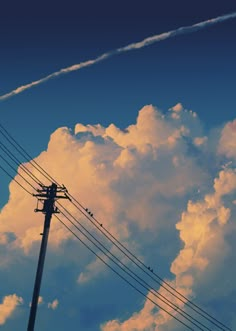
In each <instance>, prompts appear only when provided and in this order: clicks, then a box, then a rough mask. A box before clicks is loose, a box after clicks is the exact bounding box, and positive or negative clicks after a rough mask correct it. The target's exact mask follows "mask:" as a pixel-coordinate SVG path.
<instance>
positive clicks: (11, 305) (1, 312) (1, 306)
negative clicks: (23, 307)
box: [0, 294, 23, 325]
mask: <svg viewBox="0 0 236 331" xmlns="http://www.w3.org/2000/svg"><path fill="white" fill-rule="evenodd" d="M22 303H23V299H22V298H21V297H18V296H17V295H16V294H11V295H7V296H5V297H4V298H3V300H2V303H0V325H3V324H5V323H6V320H7V319H8V318H10V317H11V316H12V315H13V313H14V312H15V310H16V308H17V306H19V305H20V304H22Z"/></svg>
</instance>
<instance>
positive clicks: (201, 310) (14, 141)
mask: <svg viewBox="0 0 236 331" xmlns="http://www.w3.org/2000/svg"><path fill="white" fill-rule="evenodd" d="M0 129H2V130H0V133H1V134H2V135H3V136H4V137H5V138H6V139H7V140H8V141H9V142H10V143H11V145H12V146H13V147H14V148H15V149H16V150H17V151H18V152H19V153H20V154H21V155H22V156H23V157H24V158H26V159H27V161H28V162H29V163H30V164H31V165H32V166H33V167H34V168H35V169H36V170H37V171H39V172H40V173H41V174H42V175H43V176H44V177H45V178H47V180H49V181H50V180H52V181H53V182H55V183H57V181H55V180H54V179H53V177H52V176H50V175H49V174H48V173H47V172H46V171H45V170H44V169H43V167H41V166H40V165H39V164H38V163H37V162H36V161H35V160H33V158H32V157H31V156H30V155H29V154H28V153H27V152H26V151H25V149H24V148H23V147H22V146H21V145H20V144H19V143H18V142H17V141H16V140H15V139H14V138H13V137H12V136H11V135H10V133H9V132H8V131H7V130H6V129H5V128H4V127H3V125H1V124H0ZM2 131H4V133H3V132H2ZM15 145H17V147H16V146H15ZM30 173H31V172H30ZM31 174H32V173H31ZM32 175H33V174H32ZM35 178H36V177H35ZM68 196H70V198H71V199H72V200H74V201H76V203H77V204H78V205H79V206H80V207H81V208H82V209H83V210H84V211H86V209H85V208H84V207H83V206H82V204H80V203H79V202H78V200H76V199H75V198H74V197H73V196H72V195H71V194H69V193H68ZM72 203H73V202H72ZM73 205H74V206H75V207H76V208H78V206H76V204H75V203H73ZM78 209H79V208H78ZM79 210H80V209H79ZM80 212H82V213H83V214H84V215H85V216H86V217H87V219H89V220H90V221H91V222H92V220H91V219H90V218H89V217H88V215H87V214H85V213H84V212H83V211H81V210H80ZM90 216H91V218H92V219H93V220H94V221H95V222H96V223H97V224H99V226H100V227H101V228H102V229H103V230H104V231H101V228H100V227H97V226H96V227H97V229H99V230H100V231H101V232H102V233H103V234H104V235H105V232H106V233H107V234H108V236H106V235H105V236H106V237H107V239H108V240H110V241H111V242H112V243H113V244H115V243H114V241H115V242H116V243H118V245H120V246H121V247H122V248H123V249H124V250H125V251H126V252H128V253H129V254H130V255H131V256H132V257H133V258H134V259H135V260H136V261H138V262H139V263H140V264H141V265H142V266H144V267H145V268H146V270H145V269H143V268H141V267H140V266H139V265H138V264H136V265H138V267H139V268H141V270H142V271H143V272H145V273H146V274H147V275H149V277H151V278H152V279H153V280H154V281H156V282H157V283H158V284H159V285H160V286H162V287H163V288H165V289H166V290H167V291H168V292H169V293H171V294H172V295H174V296H175V297H176V298H177V299H178V300H180V301H182V302H183V303H184V304H185V305H187V306H188V307H190V308H191V309H193V310H194V311H195V312H197V313H198V314H200V315H201V316H202V317H204V318H205V319H206V320H208V321H210V322H211V323H212V324H214V325H215V326H217V327H218V328H220V329H221V330H224V329H227V330H230V331H232V330H231V329H230V328H228V327H227V326H225V325H224V324H223V323H221V322H220V321H218V320H217V319H215V318H214V317H213V316H211V315H210V314H208V313H207V312H206V311H205V310H203V309H202V308H200V307H199V306H198V305H196V304H195V303H193V302H192V301H190V300H189V299H188V298H187V297H185V296H184V295H182V294H181V293H180V292H178V291H177V290H176V289H175V288H174V287H172V286H171V285H170V284H169V283H167V282H166V281H165V280H164V279H162V278H161V277H160V276H159V275H157V274H156V273H155V272H153V270H150V267H147V266H146V265H145V264H144V263H143V262H142V261H141V260H140V259H139V258H138V257H136V256H135V255H134V254H133V253H132V252H131V251H130V250H129V249H128V248H126V247H125V246H124V245H123V244H122V243H121V242H120V241H118V240H117V239H116V238H115V237H114V236H113V235H112V234H111V233H110V232H109V231H108V230H106V228H105V227H103V225H102V224H101V223H100V222H99V221H98V220H97V219H96V218H95V217H94V216H93V214H90ZM94 225H95V224H94ZM109 236H110V237H111V238H113V239H114V240H113V239H112V240H111V238H109ZM115 245H116V244H115ZM116 247H117V248H118V249H119V250H120V251H121V252H122V253H123V254H125V255H126V253H125V252H124V251H123V250H122V249H121V248H120V247H118V246H117V245H116ZM126 256H127V257H128V258H129V259H130V260H132V262H133V263H135V262H134V261H133V259H131V257H130V256H128V254H127V255H126ZM147 270H148V271H149V272H150V271H151V272H152V273H151V274H150V273H149V272H147ZM152 275H154V276H155V277H156V278H157V279H159V280H160V281H161V282H162V283H163V284H165V285H166V286H164V285H163V284H162V283H160V282H159V281H157V280H156V279H155V278H154V277H153V276H152ZM169 288H170V289H172V290H173V291H174V292H175V293H177V294H178V295H179V296H180V297H182V298H183V299H184V300H183V299H181V298H180V297H178V296H176V294H174V293H173V292H172V291H170V290H169ZM194 307H195V308H196V309H195V308H194ZM197 309H198V310H197ZM203 314H204V315H203ZM205 315H206V316H205ZM216 323H218V324H216ZM219 325H221V326H223V327H224V329H223V328H222V327H220V326H219Z"/></svg>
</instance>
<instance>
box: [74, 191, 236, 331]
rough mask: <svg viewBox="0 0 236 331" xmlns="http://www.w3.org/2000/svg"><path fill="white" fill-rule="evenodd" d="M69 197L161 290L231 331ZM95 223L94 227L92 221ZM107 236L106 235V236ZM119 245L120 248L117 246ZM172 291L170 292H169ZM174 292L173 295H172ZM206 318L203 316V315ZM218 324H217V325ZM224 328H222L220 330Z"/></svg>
mask: <svg viewBox="0 0 236 331" xmlns="http://www.w3.org/2000/svg"><path fill="white" fill-rule="evenodd" d="M68 195H69V197H70V198H71V199H72V200H75V201H76V202H77V203H78V204H79V206H80V207H78V206H76V204H75V203H73V202H72V204H73V205H74V206H75V207H76V208H77V209H78V210H79V211H80V212H81V213H82V214H83V215H84V216H85V217H86V218H87V219H88V220H89V221H90V222H91V223H93V225H94V226H95V227H96V228H97V229H98V230H99V231H100V232H102V233H103V234H104V236H105V237H107V238H108V239H109V240H110V241H111V242H112V243H113V244H114V245H115V246H116V247H117V248H118V249H119V250H120V251H121V252H122V253H123V254H124V255H125V256H126V257H127V258H129V259H130V260H131V261H132V262H133V263H134V264H135V265H136V266H137V267H138V268H140V269H141V270H142V271H143V272H144V273H145V274H147V275H148V276H149V277H150V278H151V279H152V280H153V281H155V282H156V283H157V284H159V285H160V286H161V287H162V288H164V289H165V290H166V291H167V292H168V293H170V294H172V295H173V296H174V297H175V298H176V299H178V300H179V301H181V302H182V303H184V304H185V305H186V306H188V307H189V308H191V309H192V310H193V311H195V312H196V313H198V314H199V315H200V316H202V317H204V318H205V319H206V320H207V321H208V322H211V323H212V324H213V325H215V326H216V327H218V328H219V329H220V330H225V329H227V330H230V331H232V330H231V329H230V328H228V327H227V326H225V325H224V324H223V323H221V322H220V321H218V320H217V319H215V318H214V317H212V316H211V315H209V314H208V313H207V312H206V311H204V310H203V309H201V308H200V307H199V306H197V305H196V304H194V303H193V302H192V301H190V300H189V299H188V298H187V297H186V296H184V295H183V294H181V293H180V292H179V291H177V290H176V289H175V288H174V287H173V286H171V285H170V284H168V283H167V282H166V281H165V280H164V279H162V278H161V277H160V276H159V275H157V274H156V273H155V272H154V271H153V269H151V268H150V267H148V266H147V265H145V264H144V263H143V262H142V261H141V260H140V259H139V258H138V257H136V256H135V255H134V254H133V253H132V252H131V251H130V250H129V249H128V248H127V247H125V246H124V245H123V244H122V243H121V242H120V241H119V240H117V239H116V238H115V237H114V236H113V235H112V234H111V233H110V232H109V231H108V230H107V229H106V228H105V227H104V226H103V224H102V223H100V222H99V221H98V220H97V219H96V218H95V217H94V216H93V215H91V214H87V211H86V208H85V207H84V206H83V205H82V204H81V203H79V202H78V201H77V200H76V199H75V198H73V197H72V196H71V195H70V194H69V193H68ZM81 208H82V209H83V210H84V211H86V213H85V212H83V210H81ZM92 219H93V220H94V221H95V223H96V224H99V225H96V224H95V223H94V222H93V220H92ZM107 234H108V235H107ZM109 236H111V238H112V239H111V238H109ZM117 244H118V245H120V246H121V247H122V248H120V247H118V246H117ZM123 249H124V250H125V251H126V252H127V253H128V254H130V255H131V257H130V256H129V255H127V253H126V252H125V251H124V250H123ZM135 260H136V261H138V262H139V263H140V264H141V265H142V266H144V267H145V268H146V269H143V268H142V266H140V265H139V264H138V263H137V262H136V261H135ZM147 270H149V272H147ZM154 276H155V277H156V278H157V279H159V280H160V281H159V280H157V279H156V278H154ZM161 282H162V283H164V284H165V285H163V284H162V283H161ZM170 289H171V290H172V291H173V292H172V291H171V290H170ZM174 292H175V293H174ZM204 314H205V315H207V316H205V315H204ZM217 323H218V324H217ZM222 327H224V328H222Z"/></svg>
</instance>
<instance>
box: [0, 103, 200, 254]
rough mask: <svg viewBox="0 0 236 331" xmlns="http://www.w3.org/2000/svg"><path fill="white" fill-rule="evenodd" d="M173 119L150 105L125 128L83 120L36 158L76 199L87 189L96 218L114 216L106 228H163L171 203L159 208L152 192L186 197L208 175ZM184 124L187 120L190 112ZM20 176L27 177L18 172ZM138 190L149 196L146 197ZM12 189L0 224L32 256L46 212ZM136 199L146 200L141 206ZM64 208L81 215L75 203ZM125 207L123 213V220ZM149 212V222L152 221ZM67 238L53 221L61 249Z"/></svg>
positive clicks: (123, 234) (120, 232)
mask: <svg viewBox="0 0 236 331" xmlns="http://www.w3.org/2000/svg"><path fill="white" fill-rule="evenodd" d="M168 116H169V115H168ZM168 116H166V117H165V116H164V115H163V114H162V113H161V112H160V111H159V110H158V109H155V107H153V106H151V105H150V106H145V107H144V108H143V109H141V110H140V112H139V115H138V118H137V122H136V124H133V125H130V126H129V127H128V128H126V130H120V129H119V128H117V127H116V126H115V125H114V124H111V125H109V126H108V127H107V128H102V127H101V126H100V125H97V126H89V125H88V126H82V125H81V124H78V125H76V127H75V133H74V132H73V131H72V130H70V129H68V128H59V129H58V130H56V131H55V132H54V133H53V134H52V135H51V139H50V141H49V144H48V149H47V151H44V152H42V153H41V154H40V155H39V156H38V157H37V158H36V159H35V160H36V161H37V162H38V163H39V164H40V165H41V166H43V167H44V168H45V169H47V171H48V172H49V173H50V174H52V175H53V176H54V177H55V178H56V179H57V181H59V182H61V183H64V184H65V185H66V186H67V187H68V188H69V189H70V192H71V193H72V194H73V195H75V197H78V192H81V193H80V198H82V201H86V203H87V204H88V206H89V207H90V209H92V210H96V213H97V215H96V216H98V217H101V218H102V219H104V218H105V219H106V218H107V217H108V215H112V216H113V217H112V220H110V221H109V222H108V223H107V224H106V226H107V227H108V229H109V230H112V231H113V233H114V234H115V235H116V236H117V237H118V238H122V239H123V240H125V241H126V240H127V239H128V237H129V228H128V227H127V222H130V221H132V220H133V221H134V222H136V223H137V224H138V226H139V227H140V228H157V227H158V226H161V221H159V223H157V222H156V216H155V215H156V214H158V215H162V216H161V217H160V218H163V217H164V215H165V214H167V213H169V211H170V209H171V206H168V207H167V204H165V203H164V201H163V202H162V203H159V204H158V201H156V204H155V205H153V203H152V202H151V197H158V196H162V197H163V199H167V198H170V197H174V196H183V195H184V194H185V193H186V192H188V191H191V189H193V187H194V186H195V185H197V183H198V184H199V185H200V184H201V181H202V180H203V179H204V176H205V175H204V174H203V173H202V169H201V167H199V166H198V165H197V164H195V162H194V160H193V158H191V157H189V156H188V153H187V148H188V146H187V143H186V141H185V138H186V137H188V136H189V132H190V130H189V129H188V127H187V126H186V123H184V124H183V123H182V122H181V121H179V122H178V123H176V122H175V121H172V119H171V116H169V117H168ZM187 116H188V124H189V125H190V126H193V125H195V124H196V123H197V119H195V117H194V116H192V114H191V113H189V114H187ZM183 121H184V122H187V121H186V113H184V114H183ZM195 122H196V123H195ZM194 123H195V124H194ZM196 125H198V124H196ZM199 131H201V129H200V128H199ZM197 133H198V134H199V133H200V132H197ZM68 160H70V162H68ZM27 167H28V168H29V169H30V171H32V173H34V174H35V175H36V176H37V177H38V178H39V179H40V180H41V181H43V182H45V178H43V177H42V175H41V174H39V173H37V172H36V170H35V169H33V167H32V165H30V164H27ZM64 169H67V171H66V172H65V171H64ZM19 172H20V173H21V170H19ZM72 174H73V175H72ZM16 178H17V180H19V181H20V182H22V180H21V178H19V176H17V177H16ZM46 184H48V182H46ZM138 187H142V188H143V190H145V191H147V194H146V195H143V193H142V192H141V190H139V189H138ZM131 191H132V196H131V195H130V192H131ZM10 192H11V197H10V200H9V202H8V203H7V204H6V205H5V206H4V208H3V209H2V211H1V214H0V229H1V232H2V233H6V232H7V231H8V230H9V227H11V230H12V232H13V233H14V234H15V236H16V240H15V241H14V242H13V243H12V245H15V246H16V247H21V248H22V249H24V251H25V253H27V252H29V250H30V247H31V246H32V244H33V243H34V242H39V241H40V240H41V236H40V233H41V232H42V224H43V215H42V214H40V213H36V214H35V213H33V210H34V208H35V205H36V201H35V198H34V197H30V196H28V195H27V193H26V192H21V190H19V188H18V186H17V184H16V183H15V182H12V183H11V184H10ZM128 192H129V193H128ZM127 193H128V194H127ZM93 196H96V199H93ZM141 196H142V199H141ZM137 199H138V201H140V199H141V201H142V203H140V204H139V205H138V206H137V204H136V203H135V201H137ZM155 200H157V198H156V199H155ZM66 206H67V208H68V209H69V211H70V212H73V213H74V214H75V215H76V216H78V217H79V219H82V217H81V215H80V214H78V211H76V210H75V208H74V207H73V206H72V205H71V204H70V203H67V204H66ZM153 208H154V210H153ZM173 208H174V207H173ZM120 210H123V211H124V212H123V214H122V217H121V214H120ZM147 215H148V217H149V222H146V217H147ZM69 238H71V236H70V234H69V233H68V232H67V231H66V229H65V230H64V229H63V228H61V226H60V224H58V222H56V220H55V221H53V222H52V230H51V236H50V243H51V245H54V246H58V245H60V244H61V243H62V242H63V241H65V240H67V239H69Z"/></svg>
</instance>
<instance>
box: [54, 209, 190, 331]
mask: <svg viewBox="0 0 236 331" xmlns="http://www.w3.org/2000/svg"><path fill="white" fill-rule="evenodd" d="M54 216H55V217H56V218H57V219H58V220H59V222H60V223H62V224H63V225H64V226H65V227H66V228H67V230H68V231H70V232H71V233H72V234H73V235H74V236H75V237H76V238H77V239H78V240H79V241H80V242H81V243H82V244H83V245H84V246H85V247H86V248H87V249H88V250H89V251H90V252H92V253H93V254H94V255H95V256H96V257H97V258H98V259H99V260H100V261H102V262H103V263H104V264H105V265H106V266H107V267H108V268H109V269H111V270H112V271H113V272H114V273H115V274H116V275H118V276H119V277H120V278H122V279H123V280H124V281H125V282H126V283H127V284H129V285H130V286H131V287H132V288H134V289H135V290H136V291H137V292H139V293H140V294H141V295H142V296H144V297H145V298H146V299H147V300H149V301H151V302H152V303H153V304H154V305H155V306H157V307H158V308H160V309H161V310H163V311H165V312H166V313H167V314H168V315H170V316H171V317H173V318H174V319H175V320H177V321H178V322H180V323H181V324H182V325H184V326H186V327H187V328H188V329H189V330H192V331H194V329H193V328H192V327H191V326H189V325H188V324H186V323H185V322H183V321H182V320H180V319H179V318H178V317H176V316H175V315H173V314H171V313H170V312H169V311H168V310H166V309H165V308H163V307H161V306H160V305H159V304H157V303H156V302H155V301H153V300H152V299H151V298H149V297H148V295H146V294H145V293H143V292H142V291H141V290H139V289H138V288H137V287H136V286H135V285H133V284H132V283H131V282H130V281H129V280H127V279H126V278H125V277H124V276H122V275H121V274H120V273H119V272H118V271H117V270H116V269H115V268H113V267H112V266H111V265H110V264H108V263H107V262H106V261H105V260H104V259H103V258H102V257H101V256H100V255H98V254H97V253H96V252H95V251H94V250H93V249H92V248H91V247H90V246H89V245H88V244H86V243H85V242H84V241H83V240H82V239H81V238H80V237H79V236H78V235H76V233H75V232H74V231H73V230H71V229H70V227H68V226H67V225H66V224H65V223H64V222H63V221H62V220H61V219H60V218H59V217H58V216H57V215H54Z"/></svg>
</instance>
